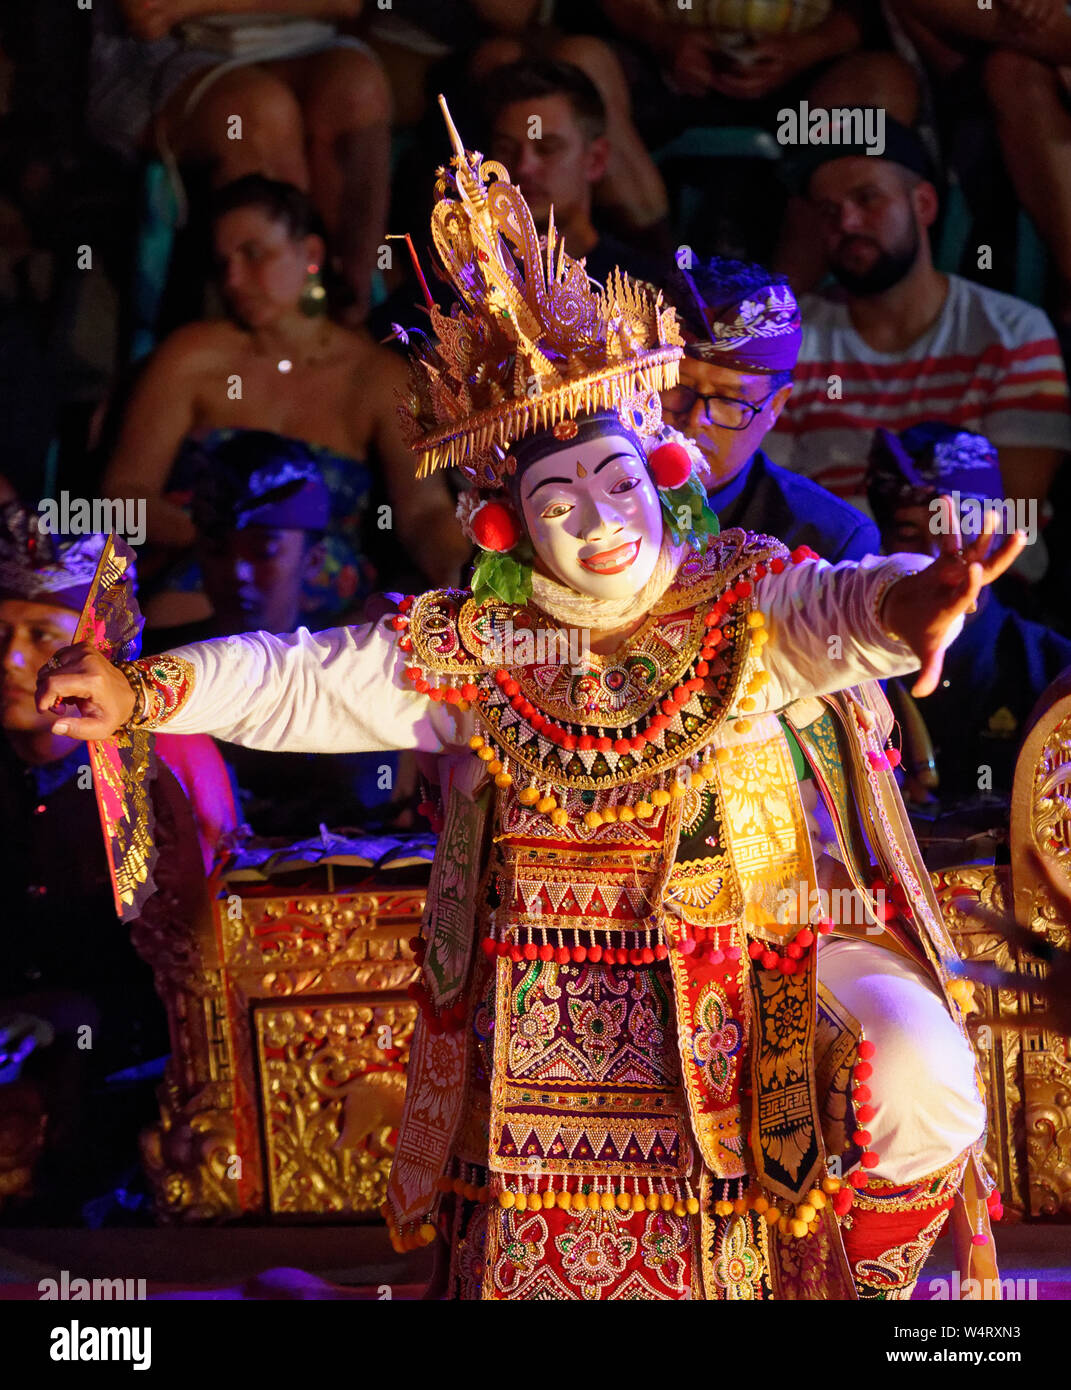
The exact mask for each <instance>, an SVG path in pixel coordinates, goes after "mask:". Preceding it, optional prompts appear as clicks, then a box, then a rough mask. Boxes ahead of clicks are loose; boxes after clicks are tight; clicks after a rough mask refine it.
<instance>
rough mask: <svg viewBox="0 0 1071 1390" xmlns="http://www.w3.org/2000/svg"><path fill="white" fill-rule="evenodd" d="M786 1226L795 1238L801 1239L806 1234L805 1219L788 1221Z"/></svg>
mask: <svg viewBox="0 0 1071 1390" xmlns="http://www.w3.org/2000/svg"><path fill="white" fill-rule="evenodd" d="M788 1228H789V1230H790V1231H791V1232H792V1234H793V1235H794V1236H795V1237H796V1239H797V1240H802V1239H803V1237H804V1236H805V1235H806V1234H807V1223H806V1221H790V1222H789V1226H788Z"/></svg>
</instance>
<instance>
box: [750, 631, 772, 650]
mask: <svg viewBox="0 0 1071 1390" xmlns="http://www.w3.org/2000/svg"><path fill="white" fill-rule="evenodd" d="M769 640H770V634H769V633H768V632H767V631H766V629H765V628H761V627H760V628H758V629H756V631H754V632H753V633H752V634H751V645H752V647H754V648H756V649H757V650H760V651H761V649H762V648H763V647H765V645H766V643H767V642H768V641H769Z"/></svg>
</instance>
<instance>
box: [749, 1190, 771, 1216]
mask: <svg viewBox="0 0 1071 1390" xmlns="http://www.w3.org/2000/svg"><path fill="white" fill-rule="evenodd" d="M751 1210H752V1211H755V1212H758V1214H759V1215H760V1216H761V1215H762V1214H763V1212H766V1211H769V1210H770V1204H769V1202H768V1201H767V1200H766V1198H765V1197H764V1196H763V1195H762V1193H761V1192H760V1193H759V1195H758V1196H757V1197H753V1198H752V1199H751Z"/></svg>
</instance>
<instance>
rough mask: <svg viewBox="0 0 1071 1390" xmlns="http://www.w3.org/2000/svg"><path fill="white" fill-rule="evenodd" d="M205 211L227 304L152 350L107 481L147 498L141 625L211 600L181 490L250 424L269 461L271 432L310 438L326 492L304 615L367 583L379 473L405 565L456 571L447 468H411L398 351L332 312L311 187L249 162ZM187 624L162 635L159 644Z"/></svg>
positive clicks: (333, 610)
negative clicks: (151, 568)
mask: <svg viewBox="0 0 1071 1390" xmlns="http://www.w3.org/2000/svg"><path fill="white" fill-rule="evenodd" d="M211 220H212V233H213V241H214V249H215V255H216V262H217V266H218V275H219V286H220V290H221V292H222V295H223V298H224V301H225V303H226V306H227V310H228V314H227V317H226V318H223V319H213V320H203V321H199V322H195V323H191V324H187V325H185V326H184V327H182V328H180V329H178V330H177V331H176V332H175V333H173V334H172V335H171V336H170V337H169V338H167V339H166V340H165V341H164V342H163V343H162V344H161V345H160V346H159V348H157V350H156V352H155V353H154V354H153V356H152V358H151V359H150V361H149V363H148V365H147V367H146V368H145V371H144V372H143V374H142V376H141V377H140V379H139V381H138V383H137V385H136V387H135V389H134V392H133V394H132V396H131V399H130V401H129V403H128V405H127V408H126V411H125V415H124V418H123V421H122V426H121V430H120V433H119V438H118V443H117V447H116V449H115V451H114V453H113V455H112V458H111V460H110V463H109V465H108V467H107V470H106V472H105V475H104V479H103V481H102V484H101V488H102V493H103V495H105V496H108V497H137V498H142V497H144V498H145V499H146V500H147V503H148V506H147V518H146V521H147V539H148V541H149V542H150V543H152V545H153V546H155V547H157V548H158V551H159V552H160V553H161V554H162V557H163V561H164V564H163V567H162V568H159V567H158V570H157V573H156V575H155V576H154V577H152V576H150V577H149V578H148V579H147V581H146V584H145V591H146V592H145V599H144V611H145V617H146V623H147V626H148V627H149V628H152V629H184V628H187V627H192V625H194V624H199V623H201V622H203V621H204V619H206V618H207V617H208V616H209V615H210V613H211V608H210V605H209V603H208V600H207V598H206V597H205V595H204V593H203V591H202V587H201V583H200V577H199V574H198V571H197V568H196V565H195V562H194V560H193V556H192V546H193V540H194V527H193V522H192V520H191V518H190V515H189V512H188V510H187V509H186V506H185V502H186V500H187V498H186V496H185V494H186V493H188V491H189V487H190V481H189V480H190V478H191V476H192V472H193V465H194V463H195V462H197V461H198V460H197V456H200V459H199V461H200V463H201V464H202V465H203V463H204V458H205V455H207V456H208V458H209V460H210V459H211V455H212V451H213V450H214V449H217V448H218V447H219V446H220V445H221V444H222V443H223V442H224V441H226V440H227V439H230V438H233V436H234V434H235V432H237V431H256V432H257V436H258V440H259V443H260V445H261V446H262V447H263V449H264V451H265V459H266V461H267V460H268V459H269V458H271V457H274V455H275V454H276V453H277V452H279V441H280V440H282V441H284V443H285V448H286V452H287V454H288V455H291V454H293V452H294V447H295V445H298V444H300V445H303V446H304V447H306V448H307V449H308V450H309V451H310V452H311V453H312V454H314V455H315V462H316V464H317V466H318V468H319V470H320V472H321V474H322V475H323V476H324V479H325V481H326V483H327V486H328V489H329V491H330V493H331V518H330V522H329V525H328V530H327V535H326V538H325V546H324V560H323V565H322V568H321V569H320V570H319V572H318V573H315V574H311V575H310V577H309V580H308V583H307V586H306V595H305V603H304V605H303V618H305V619H307V620H308V621H309V622H310V623H311V624H312V625H313V626H316V625H320V626H322V625H323V621H324V620H325V619H332V618H335V617H338V616H339V615H341V614H343V613H346V612H348V611H353V610H354V609H355V608H356V607H357V606H358V605H359V604H360V602H361V600H362V599H363V598H364V596H365V595H366V594H367V593H368V592H370V591H371V590H372V589H373V588H375V587H376V584H375V574H374V571H373V568H372V566H371V564H370V562H369V561H368V559H367V557H366V551H367V546H366V543H365V534H366V532H365V528H366V527H367V526H368V525H370V524H371V523H370V520H369V516H368V513H369V508H370V505H371V499H372V496H373V485H374V483H375V482H376V477H377V473H378V475H379V479H380V480H381V482H382V484H383V486H382V489H381V491H382V492H383V493H384V494H385V501H386V503H387V505H388V506H389V512H386V511H384V510H383V509H382V508H381V509H380V513H379V515H377V517H376V519H375V524H376V525H377V527H378V528H379V529H380V530H384V531H387V532H388V534H389V535H391V536H392V538H394V539H396V541H397V543H398V545H399V550H400V551H401V552H402V556H403V557H404V556H406V555H407V556H409V557H412V564H411V565H410V566H408V568H409V569H410V570H413V569H418V570H419V571H422V572H423V574H424V575H425V576H426V578H427V579H428V580H430V581H431V582H433V583H439V584H446V583H455V582H456V581H457V578H458V575H459V570H460V567H461V565H462V564H463V563H464V561H465V559H466V558H467V556H468V554H469V546H468V545H467V543H466V542H465V540H464V538H463V537H462V535H461V533H460V530H459V529H458V526H457V523H456V521H455V519H454V515H453V503H452V501H451V499H450V495H449V491H448V489H447V487H446V485H445V484H444V483H443V481H442V479H441V478H431V479H427V480H425V481H423V482H420V483H414V481H413V478H412V464H411V455H410V453H409V450H408V448H407V447H406V445H405V443H404V441H403V440H402V437H401V435H400V433H399V428H398V420H397V413H396V411H397V402H396V400H395V391H396V390H397V389H399V388H404V386H405V383H406V372H405V367H404V364H403V363H402V362H400V361H399V359H398V358H397V357H396V356H395V355H394V354H393V353H391V352H389V351H388V350H387V349H385V348H381V347H379V346H378V345H377V344H376V343H374V342H373V341H372V339H371V338H370V337H369V336H368V334H367V333H365V332H364V331H363V330H362V331H360V332H353V331H351V330H349V329H347V328H343V327H342V326H340V325H339V324H336V323H334V322H332V321H331V319H330V318H329V317H328V315H327V313H326V309H327V292H326V289H325V287H324V284H323V277H322V274H321V271H320V267H321V266H322V265H323V264H324V257H325V249H326V248H325V245H324V240H323V237H322V236H321V235H320V234H319V232H318V231H317V220H316V217H315V213H314V211H313V209H312V206H311V204H310V202H309V200H308V198H307V197H306V196H305V194H304V193H302V192H301V191H300V190H299V189H297V188H295V187H293V186H292V185H290V184H285V183H279V182H277V181H275V180H272V179H267V178H264V177H262V176H261V175H259V174H252V175H249V176H247V177H245V178H241V179H238V180H236V181H235V182H234V183H232V184H228V185H227V186H226V187H225V188H223V189H221V190H220V191H219V193H218V194H217V195H216V197H215V200H214V203H213V208H212V219H211ZM384 523H389V524H384ZM399 568H400V569H404V568H406V566H405V560H404V558H401V559H400V560H399ZM182 635H183V634H182V633H181V632H180V631H174V632H168V633H167V641H166V642H165V645H173V642H174V640H175V639H176V638H177V639H178V640H181V637H182ZM157 645H159V641H158V640H157Z"/></svg>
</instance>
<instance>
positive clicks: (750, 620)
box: [747, 608, 766, 627]
mask: <svg viewBox="0 0 1071 1390" xmlns="http://www.w3.org/2000/svg"><path fill="white" fill-rule="evenodd" d="M765 623H766V619H765V617H763V615H762V614H761V613H760V612H759V610H758V609H757V608H754V609H752V611H751V612H750V613H749V614H748V615H747V625H748V627H763V626H765Z"/></svg>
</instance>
